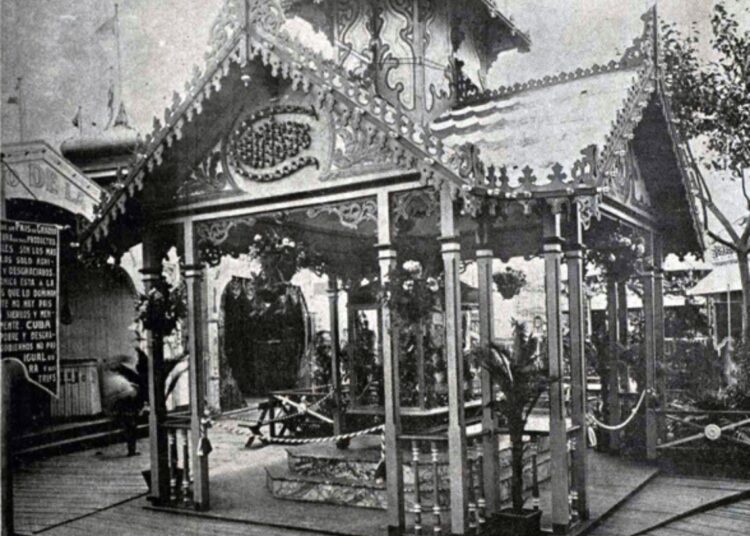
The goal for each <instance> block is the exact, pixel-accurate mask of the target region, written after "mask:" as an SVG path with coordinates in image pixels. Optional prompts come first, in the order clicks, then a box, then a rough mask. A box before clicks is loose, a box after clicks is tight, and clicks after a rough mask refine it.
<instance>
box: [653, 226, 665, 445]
mask: <svg viewBox="0 0 750 536" xmlns="http://www.w3.org/2000/svg"><path fill="white" fill-rule="evenodd" d="M652 264H653V267H654V388H655V391H654V392H653V393H652V394H653V395H654V396H652V404H655V403H656V402H657V397H656V391H659V396H660V397H661V398H660V399H659V400H660V404H661V407H662V408H663V407H666V396H667V390H666V385H665V384H664V383H663V382H664V377H663V376H662V385H659V388H658V389H657V388H656V382H657V378H656V370H657V368H658V366H659V364H660V363H664V270H663V264H664V249H663V244H662V238H661V235H660V234H658V233H655V234H654V237H653V263H652ZM652 407H653V406H652ZM654 426H656V430H657V441H658V436H659V434H660V433H661V432H662V431H665V430H666V425H665V423H664V422H663V417H662V418H661V419H655V422H654Z"/></svg>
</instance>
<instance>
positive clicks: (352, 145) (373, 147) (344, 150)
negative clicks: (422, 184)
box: [320, 114, 394, 181]
mask: <svg viewBox="0 0 750 536" xmlns="http://www.w3.org/2000/svg"><path fill="white" fill-rule="evenodd" d="M348 119H349V118H348V117H344V116H342V115H341V114H334V125H335V127H336V132H335V136H336V146H335V147H336V148H335V149H334V152H333V158H332V166H331V171H329V172H328V173H326V174H324V175H323V176H322V177H321V179H320V180H323V181H325V180H332V179H337V178H339V177H342V176H352V175H356V174H358V173H366V172H369V171H375V170H381V169H387V168H390V167H393V159H394V156H393V151H392V149H391V146H390V144H389V143H388V136H387V135H386V134H385V133H384V132H382V131H380V130H377V129H375V128H373V127H372V125H359V124H357V123H356V122H354V123H352V122H351V121H348Z"/></svg>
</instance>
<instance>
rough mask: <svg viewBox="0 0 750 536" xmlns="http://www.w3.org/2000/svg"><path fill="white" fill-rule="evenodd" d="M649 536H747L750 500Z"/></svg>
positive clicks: (697, 516) (681, 522) (692, 517)
mask: <svg viewBox="0 0 750 536" xmlns="http://www.w3.org/2000/svg"><path fill="white" fill-rule="evenodd" d="M645 534H646V535H647V536H682V535H686V536H747V535H748V534H750V500H744V501H740V502H737V503H734V504H731V505H728V506H722V507H719V508H715V509H713V510H711V511H709V512H704V513H702V514H696V515H694V516H690V517H688V518H686V519H683V520H680V521H676V522H674V523H670V524H669V525H667V526H665V527H662V528H660V529H656V530H653V531H649V532H647V533H645Z"/></svg>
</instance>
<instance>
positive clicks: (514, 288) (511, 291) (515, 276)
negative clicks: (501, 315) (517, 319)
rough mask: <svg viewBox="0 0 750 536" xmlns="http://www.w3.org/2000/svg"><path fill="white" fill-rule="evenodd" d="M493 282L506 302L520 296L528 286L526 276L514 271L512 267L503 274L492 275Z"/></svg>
mask: <svg viewBox="0 0 750 536" xmlns="http://www.w3.org/2000/svg"><path fill="white" fill-rule="evenodd" d="M492 281H494V283H495V288H497V291H498V292H499V293H500V295H501V296H502V297H503V298H505V299H506V300H510V299H511V298H513V297H515V296H518V294H519V293H520V292H521V289H522V288H523V287H525V286H526V275H525V274H524V273H523V272H522V271H520V270H514V269H513V268H511V267H510V266H508V267H507V268H505V270H504V271H502V272H495V273H494V274H492Z"/></svg>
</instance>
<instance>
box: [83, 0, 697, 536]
mask: <svg viewBox="0 0 750 536" xmlns="http://www.w3.org/2000/svg"><path fill="white" fill-rule="evenodd" d="M293 17H296V18H301V19H303V20H306V21H307V22H309V23H310V24H312V25H313V27H314V28H315V29H316V30H317V31H319V32H321V33H322V34H323V35H325V36H326V37H327V38H328V40H329V42H330V43H329V44H330V45H331V47H332V49H333V51H334V52H333V54H332V55H333V59H329V58H327V57H324V56H323V55H321V54H320V53H317V52H313V51H311V50H310V49H308V48H307V47H305V46H304V45H303V44H302V43H301V42H300V41H299V40H298V39H296V38H294V37H292V33H291V32H292V30H291V27H290V25H289V23H288V21H289V20H290V19H291V18H293ZM211 35H212V38H211V51H210V53H209V54H208V55H207V64H206V67H205V68H204V69H202V70H201V69H198V68H196V69H195V73H194V76H193V78H192V80H190V81H189V82H188V83H187V84H186V88H185V89H186V93H185V95H180V94H178V93H177V92H175V93H174V98H173V103H172V105H171V106H170V107H169V108H167V109H166V110H165V111H164V117H163V119H155V120H154V129H153V132H152V133H151V134H150V135H149V136H147V138H146V143H145V149H144V152H143V154H142V155H141V156H140V158H139V160H138V163H137V164H136V165H135V166H134V167H133V170H132V172H131V173H130V175H129V176H128V177H127V179H126V180H125V182H124V184H123V186H122V188H121V189H120V190H119V192H118V193H117V194H115V195H114V196H113V197H112V199H111V200H110V201H108V202H107V204H106V205H105V206H104V207H102V209H101V211H100V212H99V216H98V218H97V219H96V221H95V223H94V224H93V225H92V226H91V227H90V228H89V230H88V233H87V235H86V236H85V237H84V240H83V241H82V244H83V247H84V250H85V251H87V252H89V253H92V254H99V255H110V254H112V255H117V254H119V253H120V252H122V251H124V250H126V249H127V248H128V247H130V246H131V245H133V244H135V243H138V242H139V241H142V242H143V247H144V269H143V273H144V280H145V282H146V284H147V285H151V284H153V283H154V281H155V280H156V278H158V276H159V273H160V271H161V262H160V261H161V258H162V256H163V255H164V254H165V252H166V251H167V250H168V249H169V248H170V247H172V246H176V247H177V249H178V251H179V255H180V257H181V259H182V261H183V263H184V264H183V267H184V278H185V281H186V283H187V302H188V316H187V319H186V326H187V332H188V334H189V344H188V349H189V355H190V372H191V375H190V411H189V417H187V418H186V419H185V420H184V421H183V422H182V423H181V424H180V423H177V424H175V423H174V422H172V421H170V420H168V419H167V417H166V414H165V411H164V400H163V393H162V390H161V389H160V388H159V386H160V385H161V383H162V378H161V376H162V373H161V362H162V350H161V347H160V346H161V342H160V340H159V338H158V337H156V336H154V335H153V334H152V335H151V336H150V339H149V351H150V355H151V362H150V373H151V378H150V384H151V387H150V391H151V392H150V400H151V418H150V430H151V436H150V437H151V482H152V485H151V492H150V496H151V499H152V501H153V502H155V503H157V504H162V505H169V502H170V489H169V487H170V479H169V474H168V473H169V467H168V463H169V461H168V460H169V453H168V450H169V449H168V444H167V431H168V429H169V428H170V427H171V426H181V427H182V428H183V429H184V430H186V435H187V434H188V433H189V441H188V442H186V446H187V447H186V448H188V449H189V457H190V459H191V467H192V469H193V475H192V477H193V495H192V504H193V506H194V507H195V508H197V509H208V508H209V498H210V494H209V449H207V448H206V441H205V439H206V435H207V433H208V432H207V426H206V422H205V409H206V403H205V396H206V385H207V382H206V375H207V372H206V364H207V362H208V361H209V360H210V355H209V354H210V351H209V348H210V346H211V344H212V342H211V339H212V338H213V337H214V335H212V334H211V333H210V332H209V327H208V323H207V320H206V319H207V318H208V317H209V315H210V314H211V312H210V308H211V306H212V303H215V301H214V300H215V295H216V294H215V287H212V284H213V283H212V282H211V280H212V278H211V276H210V274H211V270H212V266H215V265H216V264H217V263H218V262H220V260H221V258H222V257H223V256H226V255H236V254H238V253H242V252H245V251H247V249H248V248H249V247H250V245H251V243H252V240H253V237H254V235H255V234H256V233H258V232H259V230H263V229H267V228H277V227H279V226H283V228H285V229H292V230H294V233H295V236H297V237H299V239H300V240H304V241H305V243H306V244H308V245H310V246H311V247H314V248H315V250H316V251H317V252H319V253H320V254H321V255H322V256H323V257H324V258H325V259H326V263H325V264H326V267H327V270H328V272H329V282H330V283H329V285H330V286H329V289H330V296H331V305H332V314H331V317H332V326H337V325H338V324H337V311H336V303H337V300H336V295H337V293H338V292H340V291H341V288H340V286H339V285H340V284H342V286H343V288H344V289H345V290H346V289H348V288H349V286H348V283H347V282H349V281H356V280H358V279H359V278H362V277H368V276H371V275H372V274H373V273H378V272H379V274H380V276H381V277H382V278H385V277H387V275H388V273H389V271H390V270H391V269H392V268H393V267H394V266H395V265H396V263H397V259H401V260H404V259H407V258H413V257H412V255H413V252H414V251H419V252H420V255H421V258H422V259H424V260H425V263H426V264H427V266H426V268H427V269H428V270H431V271H433V272H442V275H443V277H444V284H445V297H444V307H445V316H444V318H445V356H446V362H447V385H448V412H447V413H448V425H447V452H448V465H449V469H448V471H449V477H450V493H449V503H450V516H449V520H450V530H451V532H452V533H454V534H465V533H467V532H469V530H470V528H473V526H474V524H476V521H477V519H478V520H479V521H482V520H485V519H487V518H489V517H490V516H491V515H492V514H493V513H495V512H496V511H498V509H499V494H498V491H497V486H498V484H497V482H498V479H497V474H498V473H497V472H498V467H497V456H496V455H494V453H496V452H497V449H498V446H497V445H498V443H497V441H498V438H497V433H496V426H497V419H496V416H495V415H494V409H493V405H492V403H491V402H492V401H493V400H494V399H495V396H496V393H495V392H494V391H493V386H492V383H491V381H490V378H489V376H488V374H487V373H483V374H482V378H481V385H482V389H481V391H482V394H481V397H482V408H483V409H482V413H483V416H482V430H483V431H482V433H481V434H480V435H479V436H478V439H476V438H474V439H470V438H467V433H466V422H465V407H464V406H465V403H464V397H463V386H464V373H465V371H464V364H463V359H462V351H463V347H462V336H461V322H460V315H461V295H460V291H459V289H460V280H459V276H460V265H461V263H462V262H466V261H475V262H476V263H477V267H478V273H479V297H480V299H479V310H480V327H481V330H480V332H481V344H488V342H489V341H491V340H492V339H493V333H492V330H493V310H492V305H491V300H490V298H489V297H490V295H491V287H492V280H491V276H492V261H493V259H495V258H500V259H503V260H507V259H510V258H512V257H518V256H525V257H530V256H541V257H543V259H544V268H545V294H546V332H547V343H548V344H547V348H548V350H547V352H548V356H547V357H548V361H549V375H550V377H551V378H560V377H561V376H562V372H563V332H562V331H563V328H562V312H561V299H562V285H563V280H562V277H561V272H562V270H561V267H562V265H563V263H564V264H565V265H567V270H566V272H567V295H568V299H569V324H570V355H571V358H570V370H571V386H572V400H571V403H570V410H569V411H570V415H569V417H570V421H571V422H572V427H571V426H568V425H566V417H567V416H568V415H567V414H568V409H567V406H566V403H565V400H564V389H563V384H562V382H560V381H553V382H552V383H551V387H550V390H549V401H550V412H549V421H550V430H549V438H550V445H551V456H552V465H551V482H552V483H551V489H552V507H551V508H552V520H553V524H554V528H555V529H556V530H557V531H560V532H565V531H567V530H568V529H569V527H570V526H571V520H572V517H573V514H574V513H575V514H576V515H577V517H578V518H579V519H585V518H586V517H587V498H586V474H585V455H586V449H585V445H586V404H585V400H586V382H585V371H586V366H585V362H584V337H585V333H584V322H583V294H582V292H583V291H582V277H583V272H584V269H585V267H584V250H585V249H586V247H587V246H588V247H596V241H597V240H600V239H601V237H602V236H606V235H607V234H608V233H610V232H611V231H612V230H613V229H615V228H616V227H617V226H621V225H624V226H628V227H630V228H633V229H637V230H638V231H639V232H640V233H641V234H642V235H643V236H644V237H645V239H646V249H647V253H646V258H647V259H648V262H645V263H643V265H642V267H641V268H642V270H641V271H640V272H639V273H638V274H635V275H636V277H639V278H640V279H641V282H642V285H643V296H644V311H645V325H646V327H645V333H646V335H645V340H646V348H647V352H646V356H647V358H646V364H645V368H646V386H647V388H648V389H649V390H652V389H653V388H654V387H655V385H656V384H655V365H656V363H657V362H658V360H659V359H660V357H661V355H662V351H663V338H664V336H663V316H662V308H663V307H662V275H661V271H660V267H661V264H662V258H663V256H664V255H665V254H667V253H676V254H679V255H681V254H684V253H687V252H691V251H692V252H697V253H700V251H701V250H702V241H701V240H702V239H701V236H700V233H699V231H698V226H697V225H696V223H697V221H696V211H695V207H694V206H693V203H692V201H691V196H690V191H691V189H692V184H693V180H694V179H693V176H692V174H691V173H692V171H691V170H692V168H693V162H692V161H691V160H690V158H689V156H688V152H687V151H686V150H685V149H684V146H683V144H682V141H681V140H680V139H679V138H678V137H677V134H676V132H675V129H674V128H673V125H672V120H671V115H670V108H669V98H668V91H667V89H666V87H665V83H664V79H663V77H662V70H661V66H660V58H659V47H658V36H657V25H656V14H655V12H654V11H651V12H649V13H648V14H647V15H646V16H645V17H644V31H643V34H642V35H641V36H639V37H638V38H637V39H636V40H635V41H634V43H633V45H632V46H631V47H630V48H628V49H627V51H626V52H625V53H624V54H623V55H622V57H620V58H619V59H616V60H613V61H612V62H610V63H608V64H606V65H595V66H592V67H590V68H587V69H579V70H577V71H575V72H571V73H562V74H558V75H555V76H549V77H545V78H543V79H540V80H534V81H531V82H528V83H525V84H517V85H515V86H512V87H504V88H499V89H494V90H485V89H483V87H482V85H483V80H484V77H485V75H486V73H487V70H488V68H489V66H490V65H491V64H492V62H493V61H494V60H495V59H496V58H497V56H498V55H499V54H500V53H501V52H504V51H510V50H520V51H523V50H524V49H526V48H527V47H529V46H530V40H529V39H528V37H527V36H525V35H524V34H523V33H522V32H521V31H519V30H518V29H517V28H515V27H514V26H513V25H512V23H511V22H510V20H509V19H508V18H506V17H505V16H504V15H503V14H502V13H499V12H498V10H497V9H496V8H495V7H494V4H493V3H492V2H490V1H487V0H470V1H468V2H463V3H461V4H460V5H459V4H458V3H454V2H450V1H448V0H432V1H428V2H425V1H421V0H419V1H418V0H407V1H404V2H396V1H392V0H376V1H374V2H372V1H370V2H365V1H363V2H357V1H349V0H336V1H334V0H330V1H325V2H315V1H307V0H296V1H294V0H290V1H283V2H266V1H258V0H228V1H227V2H226V5H225V7H224V9H223V11H222V12H221V14H220V16H219V18H218V19H217V21H216V23H215V24H214V26H213V29H212V33H211ZM405 252H408V253H405ZM431 260H432V261H431ZM430 262H432V264H430ZM624 284H625V282H624V281H622V280H620V281H617V280H614V279H613V280H611V281H610V282H609V286H608V288H609V296H610V300H609V304H610V307H609V315H610V316H609V318H610V322H609V326H610V332H611V335H612V338H611V340H612V341H613V342H612V344H615V343H616V342H615V341H617V340H621V339H622V338H623V337H624V336H626V334H624V333H622V331H623V329H624V330H625V331H626V330H627V328H626V326H623V323H622V322H620V321H618V320H621V319H622V316H623V315H622V311H623V310H625V311H626V310H627V307H624V308H623V304H622V303H621V302H618V299H620V300H621V299H622V296H624V295H625V293H624V289H625V287H624ZM219 290H220V289H219ZM380 324H381V325H380V326H379V332H380V334H381V337H382V344H381V354H382V355H381V356H380V357H381V359H382V364H383V372H384V393H385V395H384V415H385V417H384V422H385V434H384V435H385V457H386V470H387V479H386V480H387V490H388V525H389V527H390V529H391V530H392V531H393V532H394V533H399V532H402V531H403V529H404V526H405V507H404V481H403V474H402V473H403V464H402V460H401V457H402V455H403V449H402V448H399V445H400V442H401V441H402V439H403V438H402V427H401V411H400V408H399V406H400V403H399V401H400V397H399V389H400V375H399V360H398V356H397V355H396V353H397V352H398V348H397V345H395V344H393V340H394V338H395V337H396V335H395V333H394V329H393V326H392V318H391V314H390V313H389V311H388V310H387V307H385V306H382V312H381V314H380ZM332 334H333V336H332V344H333V346H334V348H337V347H338V346H339V344H340V341H339V340H338V329H332ZM333 355H334V356H336V355H338V353H337V352H335V351H334V352H333ZM333 370H338V365H337V364H336V365H334V367H333ZM610 381H612V382H614V383H613V385H614V387H615V388H613V389H611V390H610V395H609V396H610V400H609V403H610V412H609V418H610V420H611V422H618V420H619V402H618V400H617V397H618V395H619V388H618V387H617V386H618V383H617V381H618V380H617V378H616V375H614V379H611V380H610ZM334 388H335V393H336V394H335V395H334V396H337V397H338V396H340V380H339V379H338V378H337V375H336V374H334ZM657 403H658V400H657V397H653V396H649V397H647V399H646V404H647V407H648V412H647V451H648V455H649V457H652V456H654V453H655V447H656V423H655V420H654V414H653V412H652V411H651V409H652V408H653V407H654V405H655V404H657ZM341 426H342V422H341V421H340V420H337V425H336V431H337V432H338V431H340V430H341ZM616 438H617V433H616V432H613V433H612V439H611V441H612V443H613V445H615V446H616V442H617V439H616ZM468 441H479V444H480V446H481V449H480V450H481V451H482V452H484V454H485V455H484V463H483V466H482V467H481V478H480V480H481V482H480V483H479V487H480V497H481V498H482V499H483V503H484V504H482V505H481V508H482V512H481V515H480V516H479V518H477V516H476V515H475V512H476V509H477V503H476V502H477V501H476V497H475V492H474V491H473V490H474V486H470V485H469V479H470V478H471V475H472V472H471V471H470V470H469V467H470V463H471V460H470V459H469V456H468V455H467V442H468ZM569 445H571V446H572V447H573V449H572V453H571V454H570V455H569ZM571 492H574V495H575V496H576V500H575V501H574V502H573V506H572V507H571V502H570V501H569V497H570V495H571ZM472 501H473V504H471V505H470V503H471V502H472ZM470 506H471V508H470ZM425 515H426V514H425Z"/></svg>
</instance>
